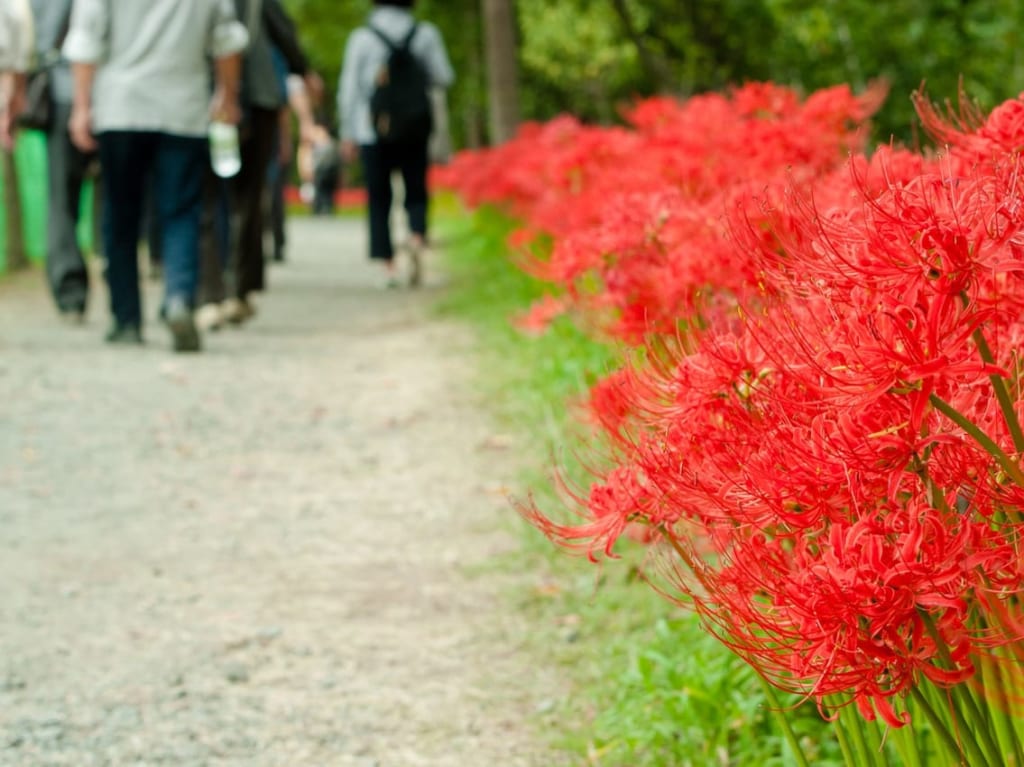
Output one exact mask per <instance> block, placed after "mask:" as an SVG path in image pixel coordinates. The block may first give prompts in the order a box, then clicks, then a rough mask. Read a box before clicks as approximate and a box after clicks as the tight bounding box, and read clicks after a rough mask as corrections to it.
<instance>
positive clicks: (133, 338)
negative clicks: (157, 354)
mask: <svg viewBox="0 0 1024 767" xmlns="http://www.w3.org/2000/svg"><path fill="white" fill-rule="evenodd" d="M105 340H106V342H107V343H108V344H125V345H128V346H140V345H141V344H142V329H141V328H139V326H138V325H136V324H134V323H129V324H127V325H121V324H118V323H116V322H115V323H114V325H113V326H112V327H111V328H110V330H108V331H107V335H106V339H105Z"/></svg>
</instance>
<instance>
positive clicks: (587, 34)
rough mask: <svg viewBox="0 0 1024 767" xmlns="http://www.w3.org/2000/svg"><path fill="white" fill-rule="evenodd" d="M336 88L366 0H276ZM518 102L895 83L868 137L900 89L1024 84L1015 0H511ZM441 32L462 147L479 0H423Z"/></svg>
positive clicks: (481, 115) (479, 60)
mask: <svg viewBox="0 0 1024 767" xmlns="http://www.w3.org/2000/svg"><path fill="white" fill-rule="evenodd" d="M286 2H287V4H288V6H289V7H290V8H291V10H292V11H293V13H294V14H295V17H296V20H297V21H298V23H299V24H300V26H301V29H302V32H303V36H304V38H305V42H306V46H307V48H308V50H309V52H310V54H311V56H312V58H313V60H314V62H315V64H316V66H317V67H318V68H319V69H320V71H321V72H322V73H323V74H324V77H325V80H326V82H327V85H328V93H329V101H330V102H331V105H333V91H334V89H335V87H336V85H337V73H338V69H339V66H340V62H341V55H342V51H343V49H344V44H345V38H346V36H347V35H348V33H349V32H350V31H351V30H352V29H353V28H354V27H355V26H357V25H358V24H359V23H361V22H362V20H363V19H364V18H365V16H366V14H367V13H368V11H369V9H370V7H371V3H370V2H369V0H353V1H352V2H345V3H339V2H337V0H286ZM516 5H517V10H518V19H519V41H520V48H519V63H520V67H521V73H522V78H521V79H522V101H523V114H524V116H525V117H527V118H530V119H546V118H550V117H552V116H553V115H555V114H558V113H560V112H572V113H574V114H577V115H579V116H581V117H584V118H586V119H588V120H594V121H601V122H611V121H614V120H616V119H617V116H618V114H619V107H620V105H622V104H623V103H624V102H628V101H629V100H631V99H632V98H634V97H636V96H642V95H649V94H653V93H658V92H674V93H678V94H680V95H684V96H685V95H688V94H692V93H699V92H702V91H707V90H714V89H721V88H723V87H726V86H728V85H729V84H732V83H741V82H743V81H746V80H774V81H776V82H780V83H786V84H791V85H795V86H798V87H801V88H804V89H806V90H808V91H810V90H813V89H815V88H819V87H822V86H827V85H833V84H836V83H840V82H846V83H850V84H851V85H853V86H854V87H857V88H860V87H863V86H864V85H865V84H866V83H868V82H870V81H871V80H874V79H877V78H884V79H886V80H887V81H888V82H889V84H890V86H891V95H890V97H889V100H888V102H887V104H886V106H885V108H884V109H883V111H882V113H881V114H880V115H879V117H878V119H877V121H876V132H875V139H876V140H878V141H882V142H886V141H888V140H889V138H890V137H892V136H894V137H895V138H896V139H897V140H899V141H904V142H913V141H914V140H915V135H916V134H915V127H914V126H915V119H914V115H913V109H912V107H911V104H910V99H909V96H910V94H911V93H912V92H913V91H914V90H916V89H917V88H918V87H920V86H921V84H922V83H924V84H925V85H926V87H927V90H928V93H929V95H930V96H931V97H932V98H933V99H934V100H937V101H943V100H951V101H954V102H955V101H956V98H957V93H958V85H959V83H960V82H961V81H962V83H963V86H964V90H965V91H966V93H967V94H968V95H969V96H970V97H971V98H972V99H974V100H976V101H977V102H978V103H979V104H980V105H981V106H982V108H985V109H989V108H991V107H993V106H995V105H996V104H998V103H999V102H1001V101H1003V100H1005V99H1007V98H1011V97H1014V96H1016V95H1017V94H1018V93H1019V92H1021V91H1022V90H1024V51H1022V50H1021V45H1020V31H1021V28H1022V24H1024V4H1020V3H1018V2H1015V0H890V2H885V3H879V2H874V1H873V0H518V2H517V3H516ZM416 12H417V14H418V15H419V16H420V17H422V18H429V19H431V20H432V21H434V22H435V23H436V24H437V25H438V26H439V27H440V28H441V30H442V32H443V33H444V35H445V39H446V41H447V44H448V47H449V52H450V54H451V57H452V61H453V64H454V65H455V68H456V71H457V73H458V76H459V81H458V83H457V84H456V87H455V88H454V89H453V91H452V93H451V95H450V101H451V109H452V122H453V132H454V134H455V140H456V144H457V145H458V146H467V145H475V144H476V143H478V142H479V141H481V140H483V139H486V135H485V124H486V119H485V115H486V90H485V78H484V74H483V54H482V50H481V45H482V43H481V40H482V33H481V29H480V23H481V22H480V0H420V1H419V2H418V3H417V6H416Z"/></svg>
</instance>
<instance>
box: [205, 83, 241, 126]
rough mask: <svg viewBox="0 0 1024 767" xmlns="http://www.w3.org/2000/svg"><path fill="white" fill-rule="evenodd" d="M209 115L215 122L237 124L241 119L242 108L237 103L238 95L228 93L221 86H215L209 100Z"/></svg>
mask: <svg viewBox="0 0 1024 767" xmlns="http://www.w3.org/2000/svg"><path fill="white" fill-rule="evenodd" d="M210 117H211V118H212V119H214V120H216V121H217V122H222V123H228V125H238V123H240V122H241V121H242V108H241V107H240V106H239V105H238V96H237V95H233V94H229V93H228V92H227V91H225V90H224V89H223V88H217V89H216V90H215V91H214V92H213V99H212V100H211V101H210Z"/></svg>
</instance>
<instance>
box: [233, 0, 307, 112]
mask: <svg viewBox="0 0 1024 767" xmlns="http://www.w3.org/2000/svg"><path fill="white" fill-rule="evenodd" d="M250 3H260V4H261V8H260V13H259V21H258V22H257V24H256V25H255V26H256V29H250V30H249V35H250V40H249V47H248V48H247V49H246V52H245V59H244V66H243V70H242V93H241V100H242V104H243V105H245V106H252V107H258V108H261V109H273V110H276V109H280V108H281V107H282V106H284V103H285V101H284V98H283V96H282V93H281V88H280V86H279V83H278V76H277V73H276V72H275V69H274V56H273V49H274V48H276V49H277V50H278V51H279V52H280V54H281V56H283V57H284V60H285V63H286V64H287V66H288V71H289V72H290V73H291V74H297V75H305V74H306V73H307V72H308V71H309V62H308V61H307V59H306V56H305V54H303V52H302V47H301V46H300V45H299V38H298V34H297V33H296V30H295V24H294V22H293V21H292V19H291V17H290V16H289V15H288V13H287V12H286V11H285V9H284V8H283V7H282V5H281V2H280V0H235V9H236V11H237V13H238V18H239V19H240V20H241V21H242V22H243V23H245V24H246V25H247V26H248V24H249V18H250V15H249V12H250V10H255V6H250Z"/></svg>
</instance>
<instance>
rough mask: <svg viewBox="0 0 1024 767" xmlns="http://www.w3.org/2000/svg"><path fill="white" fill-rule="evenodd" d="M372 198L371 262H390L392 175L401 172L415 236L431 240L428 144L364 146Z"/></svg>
mask: <svg viewBox="0 0 1024 767" xmlns="http://www.w3.org/2000/svg"><path fill="white" fill-rule="evenodd" d="M359 152H360V158H361V159H362V163H363V175H364V176H366V193H367V197H368V198H369V216H370V258H377V259H383V260H385V261H390V260H391V259H392V258H393V257H394V255H395V250H394V245H393V244H392V241H391V227H390V219H391V204H392V202H393V200H394V195H393V193H392V191H391V174H392V172H393V171H396V170H397V171H399V172H400V173H401V174H402V181H403V183H404V184H405V212H406V213H407V214H408V216H409V229H410V230H412V233H413V234H419V235H422V236H423V237H424V238H425V237H426V236H427V206H428V202H429V200H428V197H427V142H426V141H423V142H416V143H411V144H364V145H362V146H360V147H359Z"/></svg>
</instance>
